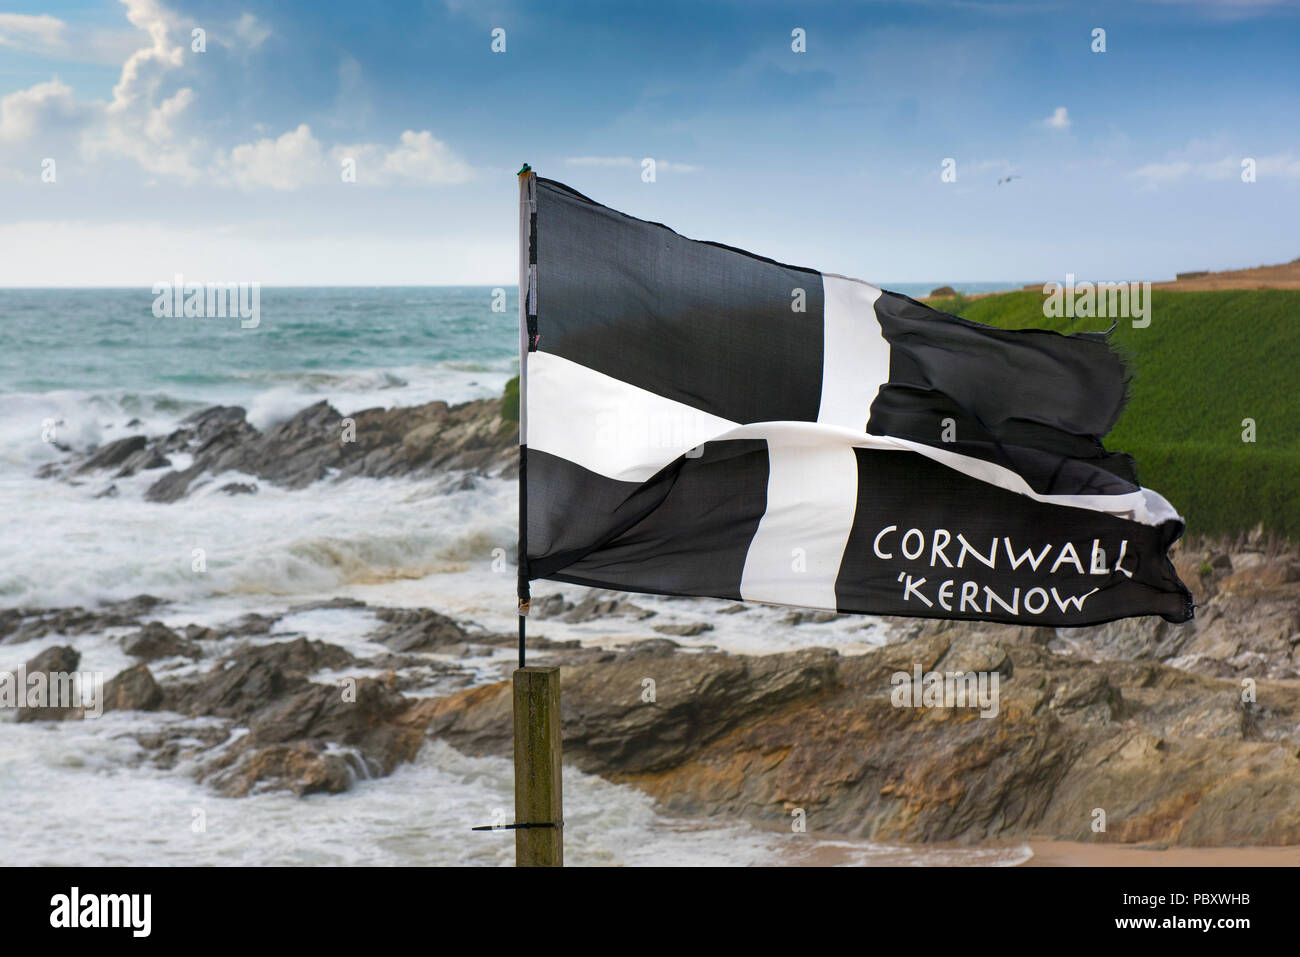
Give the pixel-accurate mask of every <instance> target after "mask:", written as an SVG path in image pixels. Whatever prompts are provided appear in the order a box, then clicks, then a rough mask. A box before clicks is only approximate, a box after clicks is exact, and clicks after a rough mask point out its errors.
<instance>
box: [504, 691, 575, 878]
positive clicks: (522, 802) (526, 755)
mask: <svg viewBox="0 0 1300 957" xmlns="http://www.w3.org/2000/svg"><path fill="white" fill-rule="evenodd" d="M514 690H515V823H516V824H534V825H535V824H555V825H556V826H555V827H521V828H518V829H517V830H516V831H515V866H516V867H562V866H564V828H563V826H562V823H563V821H564V810H563V806H562V803H561V800H560V669H559V668H519V669H517V670H516V671H515V675H514Z"/></svg>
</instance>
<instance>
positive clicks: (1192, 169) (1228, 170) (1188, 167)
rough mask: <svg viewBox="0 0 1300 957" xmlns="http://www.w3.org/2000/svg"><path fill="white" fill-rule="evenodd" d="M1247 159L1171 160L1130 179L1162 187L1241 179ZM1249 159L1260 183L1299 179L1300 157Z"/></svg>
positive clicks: (1150, 166)
mask: <svg viewBox="0 0 1300 957" xmlns="http://www.w3.org/2000/svg"><path fill="white" fill-rule="evenodd" d="M1247 158H1248V157H1246V156H1223V157H1220V158H1218V159H1171V160H1168V161H1167V162H1163V163H1147V164H1146V165H1145V166H1141V167H1139V168H1138V169H1135V170H1133V171H1132V172H1131V173H1129V177H1130V178H1131V179H1136V180H1141V181H1142V182H1143V183H1145V184H1146V185H1148V186H1162V185H1165V184H1167V183H1176V182H1179V181H1182V180H1202V181H1208V180H1234V179H1238V178H1240V176H1241V169H1242V167H1241V163H1242V160H1244V159H1247ZM1249 158H1251V159H1254V160H1255V175H1256V176H1257V178H1258V180H1268V179H1279V180H1300V156H1297V155H1296V154H1295V153H1292V152H1286V153H1274V154H1271V155H1269V156H1256V157H1249Z"/></svg>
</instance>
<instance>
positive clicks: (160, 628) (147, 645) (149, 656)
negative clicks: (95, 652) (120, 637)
mask: <svg viewBox="0 0 1300 957" xmlns="http://www.w3.org/2000/svg"><path fill="white" fill-rule="evenodd" d="M122 650H123V651H125V652H126V653H127V654H128V655H130V656H131V657H133V658H142V659H144V660H145V661H155V660H157V659H158V658H170V657H172V656H175V655H181V656H184V657H186V658H198V657H200V655H201V652H200V651H199V649H198V648H197V647H196V646H195V645H194V643H193V642H192V641H189V640H188V639H186V638H182V637H181V636H180V635H178V634H176V632H174V631H172V630H171V629H170V628H168V627H167V626H166V625H164V624H163V623H162V622H160V621H151V622H149V624H147V625H145V626H144V627H143V628H142V629H140V631H138V632H136V633H135V634H134V635H129V636H127V638H126V639H125V641H123V643H122Z"/></svg>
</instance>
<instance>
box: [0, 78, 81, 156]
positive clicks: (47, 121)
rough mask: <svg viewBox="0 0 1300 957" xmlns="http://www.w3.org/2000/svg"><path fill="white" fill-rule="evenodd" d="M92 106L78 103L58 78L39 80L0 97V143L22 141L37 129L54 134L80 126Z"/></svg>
mask: <svg viewBox="0 0 1300 957" xmlns="http://www.w3.org/2000/svg"><path fill="white" fill-rule="evenodd" d="M93 112H94V111H93V109H92V108H91V107H89V106H87V105H86V104H83V103H78V102H77V100H76V98H75V97H74V96H73V95H72V88H71V87H69V86H67V85H66V84H64V83H61V82H59V81H58V80H57V79H55V80H50V81H49V82H48V83H38V84H36V85H35V86H33V87H29V88H28V89H26V90H19V91H18V92H16V93H10V94H9V95H8V96H6V97H5V98H4V99H0V143H10V144H13V143H22V142H26V141H27V140H30V139H32V138H33V137H34V136H35V135H36V133H37V132H38V131H40V132H43V133H44V134H45V135H46V136H47V137H48V138H54V137H55V136H57V135H58V134H59V133H60V131H65V130H72V131H76V130H78V129H80V128H81V127H83V126H84V125H85V123H86V122H87V121H88V120H89V119H90V117H91V115H92V114H93Z"/></svg>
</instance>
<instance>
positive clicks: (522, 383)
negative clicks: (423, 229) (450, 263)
mask: <svg viewBox="0 0 1300 957" xmlns="http://www.w3.org/2000/svg"><path fill="white" fill-rule="evenodd" d="M536 182H537V177H536V174H535V173H534V172H533V171H532V167H530V166H529V165H528V164H527V163H525V164H524V165H523V168H522V169H521V170H520V171H519V535H518V544H517V548H516V562H517V564H518V568H519V581H518V587H517V591H518V597H519V667H520V668H524V667H526V666H527V622H528V610H529V606H530V604H531V599H532V593H531V589H530V588H529V585H528V353H529V351H530V348H531V345H532V343H531V341H530V339H531V336H530V327H531V323H530V317H531V318H532V322H533V323H535V322H536V321H537V320H536V318H535V317H536V312H535V308H536V299H535V295H536V290H535V288H534V286H533V281H534V274H535V271H536V269H537V246H536V244H535V242H534V240H533V228H534V225H535V220H536V217H537V206H536Z"/></svg>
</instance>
